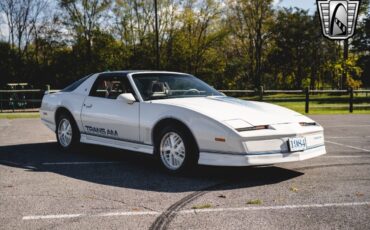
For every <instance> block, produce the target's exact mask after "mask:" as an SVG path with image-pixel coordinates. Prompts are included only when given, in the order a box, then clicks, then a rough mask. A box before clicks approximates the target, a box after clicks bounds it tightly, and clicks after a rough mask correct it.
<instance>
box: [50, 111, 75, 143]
mask: <svg viewBox="0 0 370 230" xmlns="http://www.w3.org/2000/svg"><path fill="white" fill-rule="evenodd" d="M63 119H67V120H68V121H69V123H70V124H71V126H72V141H71V143H70V144H69V145H68V146H63V145H62V144H61V143H60V141H59V136H58V130H59V124H60V122H61V121H62V120H63ZM56 125H57V127H56V132H55V134H56V137H57V141H58V144H59V146H60V147H61V148H62V149H65V150H69V149H73V148H75V147H77V146H78V144H79V143H80V131H79V130H78V127H77V124H76V122H75V121H74V119H73V118H72V117H71V116H70V115H67V114H62V115H60V116H59V117H58V119H57V124H56Z"/></svg>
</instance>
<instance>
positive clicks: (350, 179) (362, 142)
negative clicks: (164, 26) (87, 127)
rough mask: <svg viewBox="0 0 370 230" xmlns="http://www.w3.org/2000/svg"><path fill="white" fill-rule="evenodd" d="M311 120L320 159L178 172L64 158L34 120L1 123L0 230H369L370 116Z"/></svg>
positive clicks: (119, 155) (127, 155) (140, 158)
mask: <svg viewBox="0 0 370 230" xmlns="http://www.w3.org/2000/svg"><path fill="white" fill-rule="evenodd" d="M312 118H313V119H314V120H316V121H317V122H319V123H320V124H322V125H323V126H324V128H325V139H326V148H327V152H328V153H327V154H326V155H324V156H322V157H318V158H314V159H310V160H306V161H302V162H295V163H287V164H279V165H275V166H265V167H243V168H227V167H197V168H196V169H195V170H194V171H192V172H190V173H189V174H187V175H183V176H171V175H168V174H166V173H164V172H163V171H161V170H160V168H159V167H158V166H157V165H156V164H155V161H154V160H153V158H151V157H148V156H146V155H143V154H138V153H134V152H128V151H123V150H116V149H112V148H105V147H98V146H92V145H83V146H82V148H80V149H79V150H74V151H70V152H64V151H62V150H60V149H59V148H58V146H57V143H56V140H55V135H54V134H53V133H52V132H51V131H50V130H48V129H47V128H46V127H44V126H43V125H42V124H41V122H40V121H39V119H15V120H0V229H370V115H320V116H312Z"/></svg>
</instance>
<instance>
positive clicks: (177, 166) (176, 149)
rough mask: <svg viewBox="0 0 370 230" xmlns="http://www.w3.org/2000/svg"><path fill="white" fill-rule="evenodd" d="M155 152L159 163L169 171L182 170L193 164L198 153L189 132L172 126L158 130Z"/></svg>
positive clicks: (177, 171)
mask: <svg viewBox="0 0 370 230" xmlns="http://www.w3.org/2000/svg"><path fill="white" fill-rule="evenodd" d="M156 152H157V157H158V158H159V161H160V163H161V165H162V166H163V168H164V169H166V171H168V172H170V173H179V172H183V171H185V170H186V169H189V168H191V167H193V166H195V165H196V163H197V160H198V155H199V153H198V150H197V147H196V144H195V143H194V140H193V138H192V136H191V134H190V133H188V132H186V131H185V130H184V129H182V128H180V127H172V126H168V127H165V128H164V129H162V131H161V132H160V134H159V138H158V141H157V143H156Z"/></svg>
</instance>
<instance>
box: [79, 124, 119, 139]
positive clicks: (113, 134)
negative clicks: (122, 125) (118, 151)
mask: <svg viewBox="0 0 370 230" xmlns="http://www.w3.org/2000/svg"><path fill="white" fill-rule="evenodd" d="M85 128H86V130H87V131H88V132H89V133H95V134H98V135H103V136H110V137H118V132H117V130H112V129H105V128H97V127H92V126H88V125H85Z"/></svg>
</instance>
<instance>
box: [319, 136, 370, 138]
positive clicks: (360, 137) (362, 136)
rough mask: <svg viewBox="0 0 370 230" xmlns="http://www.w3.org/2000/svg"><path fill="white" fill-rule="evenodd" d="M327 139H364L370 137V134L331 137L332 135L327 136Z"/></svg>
mask: <svg viewBox="0 0 370 230" xmlns="http://www.w3.org/2000/svg"><path fill="white" fill-rule="evenodd" d="M325 138H326V139H364V138H370V136H362V137H361V136H348V137H331V136H325Z"/></svg>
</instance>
